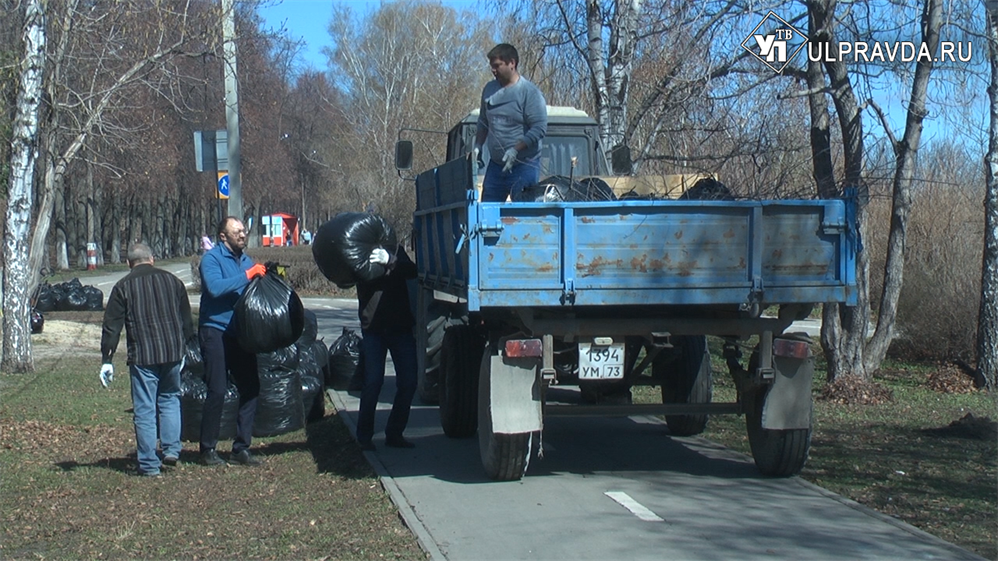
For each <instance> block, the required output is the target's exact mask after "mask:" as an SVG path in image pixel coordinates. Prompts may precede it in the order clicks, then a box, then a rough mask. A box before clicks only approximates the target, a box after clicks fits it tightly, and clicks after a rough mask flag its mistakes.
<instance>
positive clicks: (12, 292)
mask: <svg viewBox="0 0 998 561" xmlns="http://www.w3.org/2000/svg"><path fill="white" fill-rule="evenodd" d="M44 71H45V8H44V5H43V3H42V2H41V0H28V2H27V6H26V10H25V16H24V59H23V61H22V63H21V76H20V78H21V83H20V87H19V88H18V93H17V113H16V115H15V117H14V130H13V136H12V139H11V165H10V186H9V189H8V192H7V215H6V221H5V225H4V247H3V251H4V275H3V359H2V360H0V370H3V371H4V372H30V371H32V370H34V362H33V360H32V357H31V310H30V306H31V303H30V296H31V294H30V292H29V291H30V290H31V286H32V285H31V282H30V280H31V269H30V268H29V267H30V259H28V257H27V256H28V231H29V229H30V225H31V207H32V197H33V193H32V186H33V184H34V169H35V159H36V157H37V153H36V151H35V146H36V145H37V142H36V138H37V136H38V113H39V108H40V107H41V104H42V80H43V75H44Z"/></svg>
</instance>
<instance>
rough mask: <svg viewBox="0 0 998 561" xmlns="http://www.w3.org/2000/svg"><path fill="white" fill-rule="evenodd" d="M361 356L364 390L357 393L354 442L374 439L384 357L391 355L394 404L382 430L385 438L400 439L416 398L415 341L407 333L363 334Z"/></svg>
mask: <svg viewBox="0 0 998 561" xmlns="http://www.w3.org/2000/svg"><path fill="white" fill-rule="evenodd" d="M363 334H364V339H363V340H362V341H361V356H363V357H364V389H363V390H362V391H361V394H360V414H359V416H358V419H357V441H358V442H369V441H370V440H371V437H372V436H374V416H375V413H376V412H377V410H378V396H379V395H381V386H382V385H383V384H384V382H385V358H386V356H387V353H388V352H389V351H390V352H391V353H392V362H393V363H395V401H394V402H393V403H392V412H391V414H389V415H388V425H387V426H386V427H385V436H386V437H387V438H401V437H402V431H404V430H405V426H406V425H407V424H408V423H409V409H410V408H411V407H412V398H413V396H415V395H416V339H415V338H414V337H413V336H412V333H411V332H408V331H407V332H404V333H397V334H391V335H385V334H379V333H373V332H369V331H364V332H363Z"/></svg>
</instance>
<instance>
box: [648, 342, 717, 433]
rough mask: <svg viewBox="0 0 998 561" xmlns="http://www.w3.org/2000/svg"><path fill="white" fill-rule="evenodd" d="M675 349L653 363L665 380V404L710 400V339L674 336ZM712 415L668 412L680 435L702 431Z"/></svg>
mask: <svg viewBox="0 0 998 561" xmlns="http://www.w3.org/2000/svg"><path fill="white" fill-rule="evenodd" d="M672 343H673V345H674V347H675V351H673V352H672V353H669V354H666V353H662V354H660V355H659V357H657V358H656V359H655V361H654V362H653V363H652V375H653V376H654V377H655V378H656V379H659V380H661V383H662V403H663V404H670V403H710V400H711V396H712V395H713V379H712V376H711V370H710V354H709V353H708V352H707V338H706V337H704V336H703V335H678V336H676V337H673V338H672ZM708 417H709V416H708V415H707V414H706V413H698V414H696V415H666V416H665V422H666V424H667V425H668V426H669V431H670V432H672V434H674V435H676V436H693V435H697V434H700V433H702V432H703V431H704V429H705V428H706V427H707V420H708Z"/></svg>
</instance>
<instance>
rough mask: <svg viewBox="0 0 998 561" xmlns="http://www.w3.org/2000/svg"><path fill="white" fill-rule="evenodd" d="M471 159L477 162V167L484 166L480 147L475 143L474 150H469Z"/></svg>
mask: <svg viewBox="0 0 998 561" xmlns="http://www.w3.org/2000/svg"><path fill="white" fill-rule="evenodd" d="M471 161H473V162H475V163H477V164H478V167H480V168H483V167H485V162H483V161H482V147H481V146H479V145H477V144H476V145H475V148H474V150H472V151H471Z"/></svg>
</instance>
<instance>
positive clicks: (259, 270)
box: [246, 263, 267, 280]
mask: <svg viewBox="0 0 998 561" xmlns="http://www.w3.org/2000/svg"><path fill="white" fill-rule="evenodd" d="M266 274H267V268H266V267H264V266H263V265H262V264H261V263H257V264H256V265H253V266H252V267H250V268H249V269H246V278H247V280H253V278H254V277H258V276H260V277H262V276H263V275H266Z"/></svg>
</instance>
